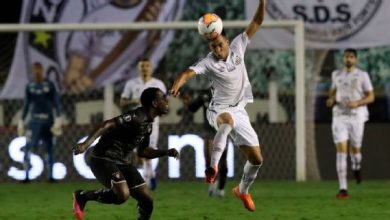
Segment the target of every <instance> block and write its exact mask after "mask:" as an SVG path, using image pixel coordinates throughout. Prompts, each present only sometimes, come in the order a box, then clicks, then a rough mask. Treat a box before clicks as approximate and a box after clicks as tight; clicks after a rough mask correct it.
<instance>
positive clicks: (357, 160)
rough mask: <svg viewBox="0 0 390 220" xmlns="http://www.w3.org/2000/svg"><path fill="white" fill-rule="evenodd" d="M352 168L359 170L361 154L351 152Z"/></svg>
mask: <svg viewBox="0 0 390 220" xmlns="http://www.w3.org/2000/svg"><path fill="white" fill-rule="evenodd" d="M350 156H351V162H352V170H360V168H361V163H362V154H361V153H357V154H351V155H350Z"/></svg>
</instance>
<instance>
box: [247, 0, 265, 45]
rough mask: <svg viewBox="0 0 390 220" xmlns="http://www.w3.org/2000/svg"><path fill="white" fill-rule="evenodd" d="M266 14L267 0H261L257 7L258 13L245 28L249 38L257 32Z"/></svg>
mask: <svg viewBox="0 0 390 220" xmlns="http://www.w3.org/2000/svg"><path fill="white" fill-rule="evenodd" d="M264 14H265V0H259V6H258V7H257V10H256V13H255V15H254V17H253V18H252V21H251V23H250V24H249V26H248V27H247V28H246V30H245V32H246V34H247V35H248V38H249V39H251V38H252V37H253V35H254V34H255V33H256V31H257V30H258V29H259V27H260V26H261V24H262V23H263V20H264Z"/></svg>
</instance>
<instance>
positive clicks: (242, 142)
mask: <svg viewBox="0 0 390 220" xmlns="http://www.w3.org/2000/svg"><path fill="white" fill-rule="evenodd" d="M264 13H265V0H259V6H258V8H257V11H256V14H255V16H254V17H253V19H252V21H251V22H250V24H249V25H248V27H247V28H246V30H245V31H244V32H243V33H241V34H239V35H238V36H237V37H235V38H234V39H233V41H232V42H231V43H230V42H229V40H228V39H227V37H226V36H224V35H218V37H216V38H215V39H210V40H209V46H210V50H211V52H210V53H209V54H208V55H207V56H206V57H205V58H203V59H202V60H200V61H199V62H198V63H197V64H195V65H193V66H191V67H189V69H187V70H185V71H183V72H182V73H180V74H179V75H178V76H177V78H176V79H175V81H174V83H173V86H172V88H171V89H170V93H171V94H172V95H173V96H178V95H179V89H180V88H181V87H182V86H183V85H184V83H185V82H186V81H187V80H188V79H190V78H191V77H193V76H194V75H195V74H199V75H206V76H207V77H208V78H209V79H211V80H212V88H211V89H212V99H211V102H210V105H209V108H208V111H207V119H208V121H209V123H210V125H211V126H213V127H214V128H215V129H216V130H217V133H216V135H215V136H214V141H213V150H212V153H211V162H210V167H208V168H206V171H205V173H206V181H207V182H209V183H212V182H214V181H215V177H216V175H217V173H218V163H219V160H220V158H221V155H222V153H223V151H224V149H225V147H226V140H227V137H228V135H229V134H230V136H231V138H232V140H233V141H234V142H235V145H236V146H238V147H239V148H240V149H241V150H242V152H243V153H244V154H245V156H246V158H247V161H246V163H245V166H244V172H243V175H242V178H241V182H240V184H239V185H238V186H237V187H234V188H233V190H232V192H233V193H234V195H235V196H236V197H238V198H240V199H241V200H242V202H243V204H244V206H245V208H246V209H247V210H249V211H255V209H256V208H255V204H254V203H253V200H252V198H251V195H250V194H249V193H248V189H249V187H250V185H251V184H252V183H253V182H254V180H255V179H256V176H257V173H258V171H259V169H260V166H261V164H262V162H263V156H262V154H261V150H260V144H259V140H258V137H257V134H256V132H255V130H254V129H253V127H252V125H251V123H250V121H249V117H248V113H247V112H246V110H245V105H246V104H247V103H248V102H253V94H252V89H251V85H250V82H249V79H248V74H247V71H246V68H245V63H244V54H245V50H246V47H247V45H248V43H249V41H250V39H251V38H252V37H253V36H254V34H255V33H256V31H257V30H258V29H259V27H260V26H261V24H262V22H263V19H264Z"/></svg>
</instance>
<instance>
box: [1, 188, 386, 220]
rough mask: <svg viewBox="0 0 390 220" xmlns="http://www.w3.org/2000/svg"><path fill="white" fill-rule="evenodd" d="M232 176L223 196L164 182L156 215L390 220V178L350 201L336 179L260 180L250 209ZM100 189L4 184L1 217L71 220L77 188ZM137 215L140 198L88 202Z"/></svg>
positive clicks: (92, 215) (96, 209) (94, 210)
mask: <svg viewBox="0 0 390 220" xmlns="http://www.w3.org/2000/svg"><path fill="white" fill-rule="evenodd" d="M237 183H238V181H236V180H229V181H228V183H227V187H226V195H225V197H224V198H217V197H211V198H210V197H208V195H207V189H208V186H207V185H206V184H205V183H204V182H202V181H194V182H182V181H165V182H159V185H158V188H157V191H155V192H153V197H154V207H155V208H154V213H153V216H152V219H164V220H197V219H200V220H205V219H207V220H214V219H221V220H230V219H231V220H241V219H242V220H246V219H253V220H255V219H256V220H258V219H261V220H268V219H272V220H285V219H288V220H292V219H296V220H312V219H324V220H325V219H326V220H330V219H332V220H334V219H343V220H348V219H370V220H376V219H390V182H389V181H366V182H363V183H362V184H361V185H355V184H354V183H353V182H350V189H349V192H350V195H351V197H350V198H349V199H347V200H342V201H340V200H337V199H336V197H335V195H336V192H337V186H338V184H337V182H335V181H329V182H307V183H296V182H287V181H276V182H274V181H273V182H269V181H261V180H257V181H256V183H255V184H254V185H253V186H252V188H251V193H252V197H253V199H254V202H255V204H256V208H257V210H256V212H253V213H251V212H248V211H246V210H245V209H244V207H243V206H242V204H241V201H239V200H238V199H236V198H235V197H233V195H232V194H231V192H230V189H231V188H232V187H233V186H234V185H235V184H237ZM79 188H81V189H96V188H100V185H99V184H98V183H95V182H93V183H58V184H48V183H31V184H28V185H23V184H16V183H13V184H12V183H2V184H1V185H0V219H1V220H15V219H23V220H25V219H36V220H45V219H50V220H53V219H54V220H57V219H58V220H62V219H64V220H66V219H74V218H73V215H72V196H71V193H72V192H73V190H75V189H79ZM92 219H94V220H99V219H105V220H106V219H107V220H116V219H118V220H119V219H120V220H122V219H136V203H135V201H134V200H132V199H129V200H128V201H127V202H126V203H124V204H122V205H119V206H118V205H105V204H99V203H96V202H89V203H88V204H87V207H86V210H85V220H92Z"/></svg>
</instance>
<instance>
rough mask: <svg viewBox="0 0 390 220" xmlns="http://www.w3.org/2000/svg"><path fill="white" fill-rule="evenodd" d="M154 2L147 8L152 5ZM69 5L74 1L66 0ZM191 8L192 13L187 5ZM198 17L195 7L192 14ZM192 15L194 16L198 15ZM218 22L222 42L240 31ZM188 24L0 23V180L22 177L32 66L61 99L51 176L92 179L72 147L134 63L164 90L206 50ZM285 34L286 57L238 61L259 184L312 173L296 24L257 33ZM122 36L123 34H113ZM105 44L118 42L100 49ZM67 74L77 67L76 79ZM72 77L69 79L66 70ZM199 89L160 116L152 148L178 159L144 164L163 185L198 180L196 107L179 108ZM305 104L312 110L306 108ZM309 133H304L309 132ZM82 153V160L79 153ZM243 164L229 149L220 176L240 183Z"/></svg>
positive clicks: (271, 53) (272, 54) (115, 107)
mask: <svg viewBox="0 0 390 220" xmlns="http://www.w3.org/2000/svg"><path fill="white" fill-rule="evenodd" d="M151 2H153V1H151ZM72 4H78V3H76V2H72ZM194 7H195V6H194ZM197 10H200V9H197ZM199 13H201V12H199ZM231 16H232V15H230V14H227V15H226V17H227V19H224V29H225V31H226V32H227V35H228V36H229V38H230V40H232V39H233V38H234V37H235V36H236V35H237V34H239V33H241V32H242V31H243V29H244V28H245V27H246V25H247V24H248V21H229V17H231ZM183 20H192V21H188V22H185V21H183V22H135V23H92V22H85V23H77V24H76V23H61V24H60V23H58V24H57V23H52V24H38V23H37V22H40V20H39V19H37V20H31V22H32V23H31V24H14V25H0V32H1V33H0V39H2V41H1V42H2V43H3V45H2V53H1V55H0V57H1V58H2V61H3V62H2V63H1V74H2V75H1V76H2V78H1V93H0V98H1V100H0V124H1V129H2V130H3V131H4V132H3V134H4V135H3V138H2V139H0V142H1V144H2V145H3V146H5V147H4V148H3V149H5V150H3V151H1V152H0V154H1V155H0V157H1V158H4V160H3V161H2V164H1V165H2V170H4V171H5V172H2V173H1V174H0V175H3V177H4V179H6V180H12V179H17V180H18V179H22V178H24V170H23V166H22V163H23V157H24V153H23V147H24V145H25V141H26V139H25V138H24V137H17V135H16V126H15V125H16V123H17V121H18V119H19V118H20V111H21V107H22V102H23V96H24V87H25V85H26V84H27V82H29V81H31V80H32V74H31V64H32V63H34V62H41V63H42V64H43V66H44V71H45V74H46V76H47V78H48V79H49V80H51V81H52V82H54V84H55V85H56V87H57V89H58V91H59V92H60V94H61V104H62V120H63V124H64V126H63V128H64V133H63V135H62V136H60V137H57V138H56V140H55V148H54V158H55V160H56V163H55V166H54V168H53V169H54V174H55V178H58V179H69V180H79V179H91V178H93V175H92V173H91V172H90V170H89V167H88V162H87V161H86V160H85V158H86V157H85V155H81V156H72V154H71V151H70V149H71V147H72V145H74V144H75V143H77V142H78V141H79V140H81V139H82V138H83V137H85V136H86V135H88V134H89V132H90V131H91V130H92V129H93V127H94V126H95V125H97V124H98V123H100V122H102V121H103V120H105V119H108V118H112V117H115V116H116V115H118V114H120V112H121V109H120V107H119V100H120V97H121V93H122V89H123V87H124V84H125V82H126V80H128V79H130V78H134V77H137V76H138V73H137V61H138V60H139V59H140V58H142V57H149V58H150V59H151V60H152V64H153V69H154V76H155V77H156V78H159V79H161V80H162V81H163V82H164V83H165V85H166V87H167V88H169V87H170V86H171V84H172V81H173V79H174V77H175V76H176V75H177V74H178V73H179V72H180V71H182V70H184V69H186V68H188V67H189V66H190V65H192V64H194V63H196V62H197V60H199V59H200V58H202V57H204V56H205V55H206V54H207V53H208V52H209V48H208V44H207V42H206V41H205V40H204V39H203V38H202V37H200V36H199V34H198V33H197V31H196V27H197V26H196V25H197V23H196V22H194V21H193V16H192V17H191V16H190V17H188V16H186V14H185V13H183ZM268 28H279V29H288V30H289V31H290V32H292V33H294V34H295V47H294V49H292V50H278V49H260V50H259V49H252V48H248V49H247V52H246V55H245V62H246V66H247V70H248V74H249V78H250V81H251V84H252V88H253V92H254V95H255V102H254V103H253V104H249V105H248V106H247V111H248V113H249V115H250V120H251V122H252V124H253V126H254V128H255V130H256V132H257V133H258V135H259V138H260V143H261V146H262V151H263V153H264V157H265V165H264V167H263V168H262V171H261V175H260V176H261V178H262V179H271V180H278V179H281V180H298V181H304V180H306V179H307V177H309V178H312V177H314V178H315V177H316V176H318V170H316V154H315V149H314V144H315V143H314V137H313V135H314V134H313V132H314V129H313V126H312V125H313V124H312V123H313V119H312V118H311V117H308V116H310V114H311V112H310V111H307V109H308V108H307V104H306V103H308V102H307V101H308V100H307V99H308V94H306V95H305V93H306V88H308V87H307V86H306V83H305V80H306V79H305V66H304V63H305V50H304V39H303V24H302V23H300V22H298V21H277V22H265V23H264V25H263V26H262V30H260V31H263V29H265V30H266V29H268ZM122 36H126V37H122ZM105 37H108V38H114V39H117V41H116V42H117V43H118V42H119V43H118V44H106V42H105V41H104V40H102V39H104V38H105ZM74 70H80V72H79V73H77V72H76V73H75V71H74ZM72 71H73V72H72ZM207 88H208V81H207V80H206V79H204V78H202V77H196V78H194V79H191V80H190V81H189V82H188V83H187V85H186V86H185V87H184V88H183V90H182V94H184V95H187V96H184V95H183V96H182V97H180V98H171V99H170V107H171V110H170V112H169V114H168V115H167V116H165V117H162V118H161V123H160V135H159V141H158V146H159V147H160V148H172V147H175V148H178V149H180V151H181V159H180V161H174V160H170V159H168V158H161V159H159V160H156V161H155V162H154V163H153V164H154V167H156V170H157V172H158V175H159V178H162V179H198V178H202V177H203V175H204V173H203V171H204V166H205V160H204V157H203V144H204V142H203V139H202V137H204V136H205V135H207V133H206V132H207V131H205V130H204V127H203V115H202V112H201V110H199V111H198V112H196V113H195V114H191V113H189V112H187V111H186V101H188V100H187V98H188V99H195V98H196V97H198V96H199V95H200V94H201V93H202V92H203V90H205V89H207ZM308 105H311V103H309V104H308ZM310 126H311V127H310ZM88 153H89V151H88V152H87V153H86V154H88ZM44 162H45V149H44V147H36V148H33V149H32V151H31V165H32V170H31V172H32V174H31V177H32V178H33V179H34V178H38V179H39V178H42V179H44V178H45V174H44V173H45V170H46V169H47V166H46V165H45V163H44ZM244 162H245V159H244V157H243V155H242V154H241V152H240V151H239V150H238V148H236V147H234V146H233V145H232V144H230V145H229V147H228V176H229V177H231V178H240V176H241V173H242V167H243V164H244Z"/></svg>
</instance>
